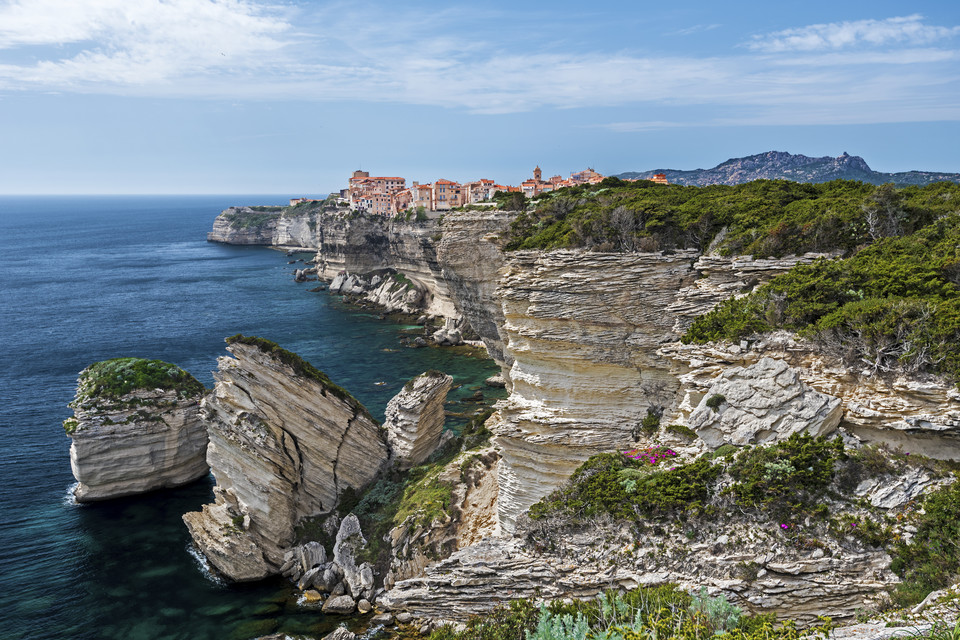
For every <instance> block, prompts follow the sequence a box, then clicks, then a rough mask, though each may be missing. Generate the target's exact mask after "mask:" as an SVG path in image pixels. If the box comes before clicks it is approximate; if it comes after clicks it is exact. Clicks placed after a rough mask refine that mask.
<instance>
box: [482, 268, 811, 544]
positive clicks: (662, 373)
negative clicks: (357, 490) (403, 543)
mask: <svg viewBox="0 0 960 640" xmlns="http://www.w3.org/2000/svg"><path fill="white" fill-rule="evenodd" d="M819 257H821V255H820V254H807V255H805V256H800V257H788V258H784V259H782V260H751V259H744V258H721V257H705V256H701V255H699V254H698V253H697V252H695V251H677V252H674V253H670V254H667V253H632V254H620V253H617V254H611V253H595V252H585V251H550V252H535V251H517V252H513V253H510V254H507V255H506V257H505V258H504V262H503V266H502V267H501V268H500V270H499V274H500V275H499V280H498V283H497V287H496V291H495V296H496V299H497V300H498V301H499V302H500V308H501V312H502V314H503V321H502V322H503V325H502V327H503V328H502V333H503V334H504V336H505V338H506V340H505V341H504V342H503V343H502V345H501V347H500V348H502V351H503V353H504V354H505V355H504V361H505V362H506V361H508V360H509V361H512V362H513V364H512V365H511V366H510V369H509V373H508V377H509V379H510V381H511V385H512V386H511V394H510V396H509V397H508V398H507V399H506V400H505V401H503V402H502V403H501V404H500V405H499V406H500V413H501V415H502V416H503V420H502V422H501V423H500V424H499V425H497V426H496V427H495V428H494V433H495V434H496V436H497V438H496V444H497V446H498V447H499V448H500V452H501V455H502V457H503V459H502V462H501V465H500V478H499V484H500V498H499V510H500V523H501V526H502V527H504V529H505V530H506V531H508V532H509V531H511V530H512V529H513V527H514V523H515V520H516V518H517V516H519V515H520V514H521V513H523V512H524V511H525V510H526V509H527V508H528V507H529V506H530V505H531V504H533V503H534V502H536V501H537V500H539V499H540V498H542V497H543V496H544V495H546V494H547V493H549V492H550V491H551V490H553V489H554V488H556V487H557V486H559V484H560V483H561V482H563V481H564V480H565V479H566V478H568V477H569V476H570V474H571V473H572V472H573V470H574V469H576V467H577V466H579V465H580V464H581V463H582V462H583V461H585V460H586V459H587V458H589V457H590V456H591V455H594V454H596V453H600V452H602V451H609V450H611V449H616V448H618V447H624V446H629V445H630V444H631V443H632V442H633V438H634V432H635V429H636V428H637V426H638V425H639V424H640V423H641V422H642V421H643V419H644V418H645V417H647V416H648V415H650V414H651V413H652V414H657V413H660V412H666V413H667V414H669V413H670V410H671V409H672V408H673V407H674V405H675V402H676V397H677V396H678V394H680V395H682V393H681V381H680V380H679V379H678V378H677V376H676V375H675V373H674V367H675V365H674V364H673V363H672V361H671V360H670V359H669V358H667V357H665V356H664V355H663V354H662V353H660V352H659V351H658V350H659V349H660V347H662V346H663V345H665V344H672V343H675V342H676V341H677V340H678V339H679V337H680V335H681V333H682V331H683V330H684V329H685V328H686V327H687V326H688V325H689V323H690V322H692V321H693V319H694V318H695V317H697V316H698V315H700V314H701V313H703V312H705V311H707V310H709V309H710V308H712V307H713V306H714V305H715V304H716V303H717V302H719V301H720V300H723V299H725V298H727V297H729V296H730V295H734V294H736V293H740V292H745V291H749V290H751V289H752V288H753V287H754V286H756V285H757V284H760V283H762V282H765V281H767V280H769V279H770V278H772V277H773V276H775V275H777V274H779V273H782V272H784V271H787V270H789V269H790V268H792V267H793V266H794V265H796V264H798V263H801V262H811V261H813V260H815V259H817V258H819Z"/></svg>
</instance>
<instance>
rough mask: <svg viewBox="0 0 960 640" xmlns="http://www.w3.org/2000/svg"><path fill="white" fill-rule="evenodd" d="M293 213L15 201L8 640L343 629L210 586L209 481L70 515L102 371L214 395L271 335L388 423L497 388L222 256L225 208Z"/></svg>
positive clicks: (174, 203)
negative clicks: (195, 546)
mask: <svg viewBox="0 0 960 640" xmlns="http://www.w3.org/2000/svg"><path fill="white" fill-rule="evenodd" d="M284 201H285V199H284V198H283V197H281V196H262V195H243V196H240V195H236V196H189V197H186V196H183V197H177V196H162V197H155V196H136V197H133V196H115V197H103V196H97V197H94V196H81V197H76V196H70V197H0V296H2V298H0V330H2V334H0V335H2V347H0V639H3V640H13V639H21V638H22V639H30V640H39V639H45V638H65V639H74V638H77V639H88V638H89V639H94V638H97V639H99V638H104V639H117V640H120V639H123V640H154V639H160V638H177V639H183V640H187V639H189V640H204V639H208V638H209V639H218V640H222V639H227V640H247V639H249V638H253V637H256V636H258V635H263V634H266V633H272V632H277V631H284V632H287V633H297V634H310V635H315V636H320V637H322V635H323V634H324V633H326V632H328V631H329V630H330V629H332V628H333V627H335V626H336V625H337V624H339V623H340V622H341V621H342V619H334V618H325V617H324V616H323V615H322V614H320V613H319V612H318V611H316V610H313V609H305V608H302V607H300V606H298V605H297V604H296V602H295V599H293V598H292V597H291V590H290V586H289V585H287V584H286V583H284V582H283V581H281V580H276V581H272V582H271V581H268V582H264V583H259V584H255V585H228V584H224V583H223V582H221V581H218V580H217V579H216V578H215V577H213V576H211V575H210V574H209V573H208V572H206V571H205V570H204V568H203V566H202V563H201V562H200V560H199V559H198V558H196V557H194V555H193V554H191V549H190V545H189V536H188V535H187V531H186V528H185V527H184V526H183V524H182V522H181V520H180V516H181V514H183V513H184V512H186V511H191V510H196V509H198V508H199V507H200V505H201V504H203V503H204V502H207V501H209V500H210V499H211V497H212V494H211V485H212V481H211V480H210V479H207V480H203V481H200V482H198V483H195V484H193V485H191V486H189V487H185V488H181V489H177V490H172V491H163V492H155V493H151V494H148V495H145V496H140V497H137V498H129V499H122V500H116V501H111V502H104V503H97V504H90V505H77V504H74V503H73V502H71V500H70V499H69V488H70V486H71V485H72V484H73V482H74V479H73V476H72V475H71V472H70V462H69V445H70V442H69V438H67V437H66V436H65V435H64V432H63V429H62V427H61V422H62V421H63V420H64V419H65V418H67V417H69V416H70V415H71V412H70V410H69V409H68V408H67V406H66V405H67V403H68V402H69V401H70V400H71V399H72V397H73V393H74V390H75V385H76V377H77V373H78V372H79V371H80V370H81V369H83V368H84V367H85V366H87V365H88V364H90V363H92V362H96V361H98V360H103V359H106V358H113V357H119V356H138V357H145V358H159V359H162V360H166V361H169V362H173V363H176V364H178V365H180V366H182V367H183V368H185V369H187V370H188V371H190V373H192V374H193V375H194V376H195V377H197V378H198V379H199V380H200V381H201V382H203V383H204V384H205V385H207V386H211V385H212V383H213V378H212V375H211V371H212V370H214V369H215V368H216V359H217V357H218V356H221V355H226V351H225V349H224V346H225V345H224V341H223V340H224V338H225V337H226V336H230V335H233V334H236V333H244V334H246V335H258V336H263V337H266V338H269V339H271V340H274V341H275V342H278V343H279V344H280V345H282V346H284V347H286V348H288V349H290V350H292V351H295V352H297V353H299V354H300V355H302V356H303V357H305V358H306V359H307V360H309V361H310V362H311V363H313V364H314V365H315V366H317V367H318V368H320V369H322V370H323V371H325V372H326V373H327V374H328V375H329V376H330V377H331V378H332V379H333V380H334V381H335V382H337V383H338V384H340V385H341V386H343V387H346V388H347V389H349V390H350V391H351V392H352V393H353V394H354V395H355V396H356V397H357V398H358V399H359V400H360V401H361V402H363V403H364V404H365V405H366V406H367V407H368V408H369V409H370V411H371V412H372V413H373V414H374V415H375V416H377V417H378V418H382V416H383V410H384V408H385V406H386V403H387V401H388V400H389V399H390V397H392V396H393V395H394V394H395V393H397V392H398V391H399V390H400V388H401V387H402V386H403V384H404V383H405V382H406V381H407V380H408V379H409V378H411V377H413V376H414V375H417V374H418V373H420V372H422V371H425V370H427V369H440V370H443V371H446V372H448V373H450V374H452V375H453V376H454V379H455V383H456V384H459V385H462V386H461V387H459V388H458V389H457V390H456V391H454V392H453V393H452V394H451V403H452V406H456V403H457V402H458V400H459V399H461V398H463V397H465V396H467V395H470V394H472V393H473V392H474V390H475V389H477V388H480V387H479V385H480V384H481V383H482V381H483V379H484V378H485V377H487V376H490V375H492V374H493V373H496V371H497V369H496V367H495V365H493V363H492V362H490V361H489V360H486V359H484V358H479V357H471V356H469V355H465V354H462V353H454V352H453V351H451V350H444V349H435V348H425V349H410V348H406V347H404V345H403V344H401V342H400V337H401V333H400V332H401V330H403V329H408V330H412V328H410V327H406V328H405V327H401V326H399V325H397V324H395V323H392V322H390V321H389V320H381V319H378V318H377V317H375V316H373V315H369V314H363V313H360V312H357V311H354V310H351V309H349V308H346V307H344V306H342V305H341V304H340V303H339V302H338V300H337V299H336V298H334V297H331V296H329V295H328V294H326V293H310V292H308V291H307V290H308V289H310V288H312V287H314V286H315V284H311V283H300V284H298V283H294V282H293V278H292V270H293V269H294V268H295V267H296V266H302V265H288V264H287V262H288V260H290V259H292V258H288V257H287V256H285V255H284V254H283V253H280V252H277V251H273V250H270V249H267V248H262V247H231V246H224V245H218V244H211V243H207V242H206V241H205V238H206V233H207V231H208V230H209V229H210V228H211V226H212V224H213V220H214V218H215V217H216V215H217V214H218V213H219V212H220V211H221V210H222V209H224V208H226V207H228V206H231V205H239V204H277V203H283V202H284ZM295 257H297V258H307V257H309V255H306V254H304V255H299V256H295ZM378 382H384V383H386V384H383V385H377V384H376V383H378ZM485 392H486V391H485ZM488 395H489V393H488Z"/></svg>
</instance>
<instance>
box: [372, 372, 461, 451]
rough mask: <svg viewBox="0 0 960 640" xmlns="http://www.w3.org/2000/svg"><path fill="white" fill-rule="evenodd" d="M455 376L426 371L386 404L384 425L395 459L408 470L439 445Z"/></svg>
mask: <svg viewBox="0 0 960 640" xmlns="http://www.w3.org/2000/svg"><path fill="white" fill-rule="evenodd" d="M451 386H453V376H448V375H447V374H445V373H443V372H442V371H427V372H426V373H422V374H420V375H419V376H417V377H416V378H413V379H412V380H410V382H408V383H407V384H406V385H405V386H404V388H403V390H402V391H400V393H398V394H397V395H396V396H394V397H393V398H392V399H391V400H390V402H389V403H387V411H386V419H385V421H384V423H383V427H384V429H385V430H386V433H387V444H388V445H389V446H390V453H391V457H392V459H393V460H394V461H395V462H396V464H397V465H398V467H399V468H401V469H409V468H410V467H415V466H417V465H418V464H420V463H422V462H423V461H424V460H426V459H427V458H428V457H429V456H430V454H431V453H433V452H434V450H436V448H437V446H438V445H439V444H440V436H441V435H442V433H443V423H444V420H445V415H444V409H443V404H444V402H446V400H447V392H448V391H450V387H451Z"/></svg>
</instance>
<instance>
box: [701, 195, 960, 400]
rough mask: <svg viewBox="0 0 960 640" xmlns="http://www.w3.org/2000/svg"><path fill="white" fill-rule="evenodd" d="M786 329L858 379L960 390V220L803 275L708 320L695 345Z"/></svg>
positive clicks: (726, 305) (792, 274) (730, 303)
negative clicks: (895, 375) (943, 380)
mask: <svg viewBox="0 0 960 640" xmlns="http://www.w3.org/2000/svg"><path fill="white" fill-rule="evenodd" d="M775 329H786V330H789V331H793V332H796V333H799V334H800V335H801V336H804V337H807V338H810V339H812V340H814V341H816V342H817V343H818V344H820V345H821V346H822V347H823V348H824V349H825V350H826V351H827V352H828V353H831V354H834V355H836V356H837V357H839V358H841V359H843V360H844V361H845V362H846V363H847V364H848V366H851V367H855V368H856V369H857V370H863V369H867V370H870V371H872V372H875V373H884V372H890V371H907V372H932V373H937V374H941V375H944V376H947V377H949V378H951V379H953V380H958V381H960V215H958V214H951V215H947V216H944V217H942V218H940V219H938V220H936V221H935V222H933V223H931V224H929V225H928V226H926V227H924V228H922V229H920V230H918V231H916V232H915V233H912V234H910V235H906V236H901V237H891V238H885V239H882V240H879V241H877V242H876V243H874V244H872V245H871V246H869V247H867V248H865V249H863V250H862V251H860V252H858V253H856V254H855V255H853V256H851V257H849V258H845V259H840V258H838V259H833V260H818V261H816V262H814V263H813V264H808V265H799V266H797V267H794V268H793V269H791V270H790V271H789V272H787V273H785V274H782V275H780V276H778V277H776V278H774V279H773V280H771V281H770V282H768V283H767V284H765V285H763V286H761V287H759V288H758V289H757V290H756V291H754V292H753V293H751V294H750V295H748V296H745V297H742V298H736V299H728V300H726V301H724V302H722V303H721V304H719V305H718V306H717V307H716V308H715V309H714V310H712V311H710V312H709V313H707V314H705V315H703V316H701V317H699V318H697V319H696V321H694V323H693V324H692V325H691V326H690V328H689V329H688V331H687V333H686V334H685V335H684V336H683V341H684V342H686V343H691V342H692V343H703V342H708V341H713V340H740V339H742V338H746V337H750V336H754V335H757V334H762V333H765V332H769V331H773V330H775Z"/></svg>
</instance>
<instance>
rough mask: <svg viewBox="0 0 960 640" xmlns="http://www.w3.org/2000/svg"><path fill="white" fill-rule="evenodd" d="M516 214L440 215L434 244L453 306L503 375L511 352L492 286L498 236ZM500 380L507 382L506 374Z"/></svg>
mask: <svg viewBox="0 0 960 640" xmlns="http://www.w3.org/2000/svg"><path fill="white" fill-rule="evenodd" d="M516 216H517V214H516V212H508V211H464V212H457V213H449V214H447V215H445V216H444V218H443V223H442V224H441V230H442V235H441V237H440V241H439V243H438V245H437V260H438V262H439V263H440V265H441V267H442V272H443V279H444V281H445V282H446V283H447V287H448V289H449V290H450V294H451V296H452V297H453V300H454V302H455V304H456V307H457V310H458V311H459V312H460V313H461V314H462V315H463V317H464V319H465V320H466V321H467V322H468V323H469V324H470V326H471V327H472V328H473V330H474V332H475V333H476V334H477V335H478V336H479V337H480V339H481V340H483V344H484V346H486V348H487V352H488V353H489V354H490V357H491V358H493V360H494V362H496V363H497V364H498V365H500V367H501V369H503V370H504V373H505V374H508V372H509V370H510V367H511V366H512V365H513V357H512V356H511V355H510V353H509V352H507V351H505V350H504V345H505V344H506V343H507V340H508V338H507V334H506V330H505V322H504V317H503V309H502V307H501V305H500V300H499V299H498V298H497V295H496V288H497V280H498V278H499V272H500V269H501V268H503V265H504V259H505V258H504V254H503V252H502V251H501V250H500V235H501V234H503V233H505V232H506V231H507V230H508V229H509V228H510V223H511V222H513V220H514V219H516ZM505 382H506V383H507V384H509V378H505Z"/></svg>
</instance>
